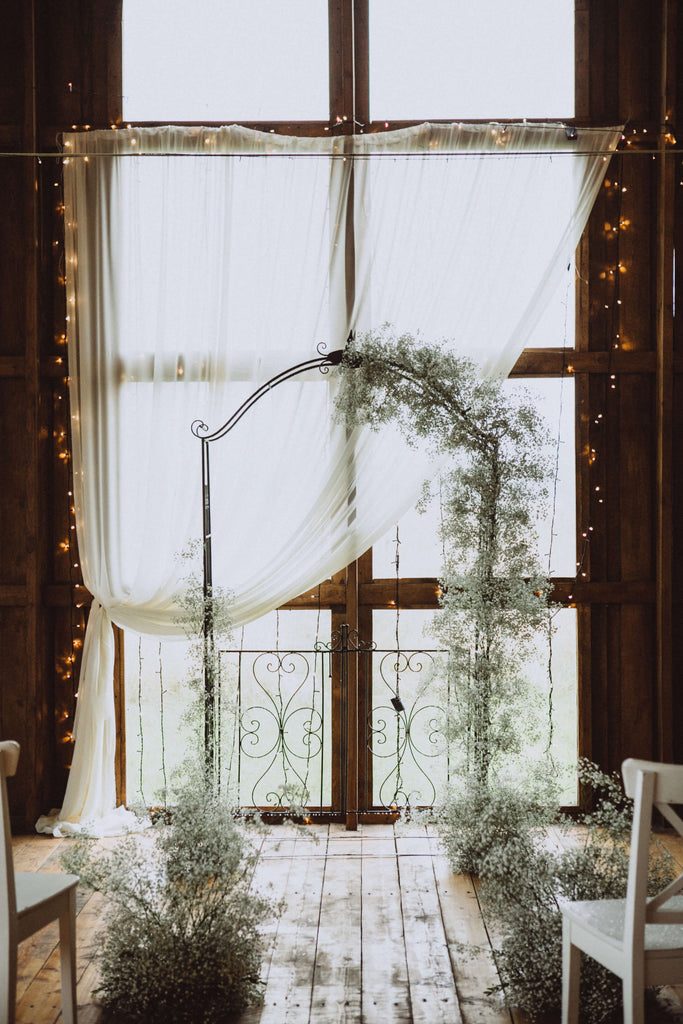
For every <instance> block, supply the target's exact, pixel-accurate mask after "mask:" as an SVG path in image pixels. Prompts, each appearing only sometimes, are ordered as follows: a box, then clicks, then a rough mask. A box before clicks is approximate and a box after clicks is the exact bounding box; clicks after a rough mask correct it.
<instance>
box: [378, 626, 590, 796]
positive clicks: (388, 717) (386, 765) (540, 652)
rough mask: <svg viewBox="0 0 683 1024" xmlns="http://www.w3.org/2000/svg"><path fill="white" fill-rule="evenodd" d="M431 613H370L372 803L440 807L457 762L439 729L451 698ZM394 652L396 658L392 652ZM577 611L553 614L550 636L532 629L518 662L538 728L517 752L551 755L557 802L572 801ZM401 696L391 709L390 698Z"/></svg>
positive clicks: (574, 790) (445, 663)
mask: <svg viewBox="0 0 683 1024" xmlns="http://www.w3.org/2000/svg"><path fill="white" fill-rule="evenodd" d="M433 615H434V613H433V612H429V611H412V610H411V611H407V610H399V611H398V612H394V611H384V610H377V611H375V612H374V613H373V636H374V640H375V643H376V645H377V648H378V650H377V652H376V653H375V655H374V656H373V678H372V706H371V711H370V715H369V722H370V734H369V745H370V749H371V753H372V773H373V798H374V802H375V804H376V805H381V806H391V805H392V803H395V804H396V805H397V806H400V805H402V804H405V803H406V802H408V803H412V804H413V805H415V804H417V803H424V804H431V803H435V804H438V803H439V802H440V801H442V800H443V797H444V792H445V787H446V786H447V785H448V783H449V781H451V780H452V778H453V772H454V771H455V766H456V765H457V764H458V763H459V762H460V760H461V759H460V757H459V754H458V751H457V750H456V749H454V747H453V744H452V743H451V744H448V743H447V742H446V741H445V739H444V734H443V732H442V722H443V717H444V715H447V714H448V707H449V702H452V701H455V700H457V693H456V692H455V691H454V689H453V681H452V680H449V673H448V659H447V656H446V653H445V652H443V651H441V652H439V650H437V649H435V648H436V645H435V644H434V642H433V641H432V639H430V622H431V621H432V619H433ZM397 650H398V651H400V654H398V655H396V654H395V653H394V652H396V651H397ZM576 655H577V640H576V610H575V609H573V608H562V609H560V610H559V611H557V612H555V613H554V614H553V618H552V636H549V635H548V632H547V631H542V632H541V633H539V634H538V636H537V638H536V641H535V643H534V645H533V648H532V650H531V652H530V654H529V657H528V659H527V661H526V663H525V666H524V672H525V675H526V678H527V681H528V683H529V688H530V697H531V702H532V705H533V716H534V717H535V720H536V725H537V728H536V732H535V734H534V735H533V736H524V737H523V738H522V739H523V756H524V758H526V759H528V760H529V761H542V760H544V759H545V758H546V757H547V755H548V753H550V754H551V755H552V758H553V763H554V765H555V769H556V774H557V778H558V782H559V785H560V802H561V803H562V804H568V805H572V804H575V803H576V801H577V783H576V760H577V743H578V704H577V657H576ZM396 696H398V697H400V700H401V703H402V705H403V710H399V711H396V710H395V709H394V706H392V703H391V699H392V697H396Z"/></svg>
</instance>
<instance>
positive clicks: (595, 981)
mask: <svg viewBox="0 0 683 1024" xmlns="http://www.w3.org/2000/svg"><path fill="white" fill-rule="evenodd" d="M579 779H580V781H581V782H582V784H583V785H584V786H585V787H587V790H588V791H589V792H590V794H591V795H592V801H593V810H592V811H591V813H589V814H587V815H584V816H583V818H582V819H581V824H582V825H583V826H584V827H583V828H582V829H581V830H577V829H574V832H573V833H572V831H571V829H572V826H573V825H576V822H573V821H570V820H569V819H568V818H562V817H561V816H560V815H559V814H558V812H557V809H556V807H555V809H553V807H552V806H551V805H550V804H549V803H547V802H546V803H545V804H544V803H541V802H539V800H538V799H537V797H538V795H539V794H538V793H536V794H534V793H532V792H529V791H524V790H518V789H517V790H516V789H514V788H513V787H510V786H507V787H503V786H498V787H493V788H492V790H491V792H490V794H489V799H488V802H487V803H486V802H484V801H483V800H482V801H481V803H480V804H479V805H477V806H470V807H467V805H466V804H465V803H464V802H463V803H459V804H455V803H454V804H452V805H451V806H450V807H448V808H447V809H446V812H445V815H444V819H443V821H442V823H441V831H442V836H443V840H444V845H445V847H446V851H447V853H448V855H449V859H450V862H451V866H452V867H453V869H454V870H455V871H461V870H462V866H463V863H464V862H466V863H467V864H468V865H469V866H470V869H471V870H472V871H473V873H474V874H476V875H478V876H479V877H480V879H481V899H482V902H483V904H484V907H485V911H486V916H487V919H489V920H493V921H494V922H495V925H496V927H497V929H498V931H499V933H500V935H501V936H502V939H501V940H500V944H499V949H498V950H497V951H496V953H495V958H496V966H497V968H498V973H499V975H500V977H501V980H502V988H503V990H504V992H505V995H506V998H507V1000H508V1002H509V1003H511V1004H512V1005H513V1006H518V1007H520V1008H521V1009H523V1010H524V1011H526V1013H527V1014H528V1015H529V1017H530V1018H531V1019H532V1020H540V1021H545V1020H548V1021H556V1020H558V1019H559V1010H560V996H561V991H562V918H561V913H560V910H559V903H560V901H562V900H589V899H620V898H623V897H624V896H625V895H626V884H627V879H628V862H629V851H628V844H629V839H630V830H631V821H632V813H633V805H632V801H631V800H628V799H627V798H626V797H625V796H624V793H623V790H622V787H621V783H620V780H619V778H618V777H617V776H608V775H605V774H604V773H603V772H601V771H600V770H599V769H598V768H597V767H596V766H595V765H593V764H591V763H589V762H587V761H583V762H581V763H580V764H579ZM551 826H555V828H557V829H561V830H563V831H564V833H565V836H566V838H565V842H558V843H556V844H555V843H552V841H550V840H549V830H550V828H551ZM676 874H677V872H676V871H675V870H674V863H673V860H672V858H671V856H670V855H669V854H668V853H667V851H666V850H665V849H664V847H663V846H662V845H661V844H660V843H658V842H657V841H654V842H653V846H652V854H651V858H650V875H649V882H648V888H649V892H650V895H654V894H655V893H657V892H659V891H660V890H661V889H662V888H664V886H665V885H667V884H668V883H669V882H670V881H672V880H673V878H674V877H675V876H676ZM648 998H649V1000H650V1015H649V1016H648V1020H655V1019H657V1020H661V1019H663V1016H662V1015H663V1013H664V1011H663V1009H662V1008H659V1009H660V1010H661V1013H660V1015H658V1016H655V1014H656V1012H657V1006H656V1002H655V993H654V991H650V992H649V993H648ZM621 1013H622V995H621V981H620V979H619V978H617V977H616V975H614V974H612V973H611V972H610V971H608V970H607V969H606V968H604V967H603V966H602V965H601V964H598V963H597V961H595V960H592V959H591V958H590V957H586V958H585V959H584V962H583V966H582V970H581V1019H582V1021H583V1022H584V1024H612V1022H614V1024H616V1022H617V1021H621Z"/></svg>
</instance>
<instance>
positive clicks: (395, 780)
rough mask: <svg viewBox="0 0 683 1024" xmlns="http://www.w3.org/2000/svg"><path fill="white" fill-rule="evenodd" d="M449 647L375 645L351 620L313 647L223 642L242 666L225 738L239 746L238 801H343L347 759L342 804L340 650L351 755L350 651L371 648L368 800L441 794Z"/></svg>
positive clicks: (398, 801)
mask: <svg viewBox="0 0 683 1024" xmlns="http://www.w3.org/2000/svg"><path fill="white" fill-rule="evenodd" d="M442 654H443V652H439V651H426V650H421V651H418V650H414V651H396V650H393V651H386V650H377V649H376V647H375V645H374V644H373V643H368V642H365V641H363V640H361V639H360V638H359V637H358V634H357V633H356V632H355V631H353V630H350V629H349V628H348V626H342V628H341V629H340V630H339V631H336V632H335V633H333V634H332V637H331V640H330V643H323V642H319V643H317V644H316V645H315V647H314V648H313V649H310V650H298V651H277V650H259V651H244V650H240V651H227V650H226V651H221V655H222V657H226V658H227V657H231V658H233V659H235V668H236V671H237V680H236V688H235V691H236V700H235V705H234V714H233V715H231V716H230V718H231V720H232V729H233V730H234V736H233V737H228V736H226V737H224V738H223V740H222V742H226V741H227V742H232V744H233V747H234V751H235V757H236V764H233V778H236V779H237V793H236V794H235V795H236V798H237V800H238V802H239V803H240V804H243V805H248V806H252V807H266V808H269V809H271V810H282V811H285V810H287V809H288V808H289V807H290V806H291V805H292V804H302V805H305V806H307V807H309V808H310V809H312V810H314V811H320V810H321V809H326V810H340V809H341V810H343V809H344V801H345V793H344V774H345V773H344V771H343V765H341V766H340V786H341V804H342V806H341V808H333V807H332V806H331V801H332V782H331V776H332V770H333V750H332V744H333V734H332V685H331V678H332V659H333V658H334V657H338V658H339V665H338V671H339V686H340V697H341V700H340V706H341V719H340V722H339V724H338V729H339V735H340V736H341V744H340V745H341V748H342V758H343V757H344V752H345V751H346V750H348V742H349V730H348V720H347V717H348V692H347V688H348V680H349V667H348V659H349V657H350V656H363V657H366V658H368V659H372V670H373V671H372V677H374V678H373V682H372V683H371V684H370V692H369V693H368V707H369V710H368V713H367V722H366V725H367V740H366V743H367V762H368V772H367V774H368V778H370V779H374V783H373V785H372V786H371V791H369V792H368V793H367V800H368V801H369V805H373V806H374V807H375V808H377V809H382V808H383V809H385V810H393V809H397V808H399V807H409V806H411V807H416V806H432V805H434V804H435V803H437V802H438V800H439V798H440V797H441V796H442V795H443V794H442V793H441V792H440V790H441V786H442V784H445V783H446V782H447V776H448V763H449V759H448V751H447V745H446V742H445V738H444V735H443V732H442V730H441V719H442V717H443V709H442V707H441V705H440V703H439V700H438V698H437V697H436V696H435V690H436V689H438V690H439V696H441V682H442V681H444V682H445V680H446V674H445V673H446V665H445V661H443V660H442V658H441V657H440V655H442ZM368 667H369V665H368ZM367 678H368V679H370V678H371V676H370V673H369V672H368V674H367ZM409 680H410V682H409ZM437 681H438V682H437ZM397 689H400V692H401V696H400V698H399V699H398V701H396V696H395V694H396V691H397ZM443 692H444V693H445V688H444V690H443ZM226 718H227V716H226ZM369 805H368V807H366V809H369Z"/></svg>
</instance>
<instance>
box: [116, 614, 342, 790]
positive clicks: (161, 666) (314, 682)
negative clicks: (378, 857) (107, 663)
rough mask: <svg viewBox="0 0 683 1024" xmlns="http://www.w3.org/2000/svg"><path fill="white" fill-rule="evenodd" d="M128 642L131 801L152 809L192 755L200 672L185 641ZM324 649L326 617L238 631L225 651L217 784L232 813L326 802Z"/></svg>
mask: <svg viewBox="0 0 683 1024" xmlns="http://www.w3.org/2000/svg"><path fill="white" fill-rule="evenodd" d="M125 639H126V642H125V673H126V709H125V714H126V788H127V798H128V804H129V805H131V804H134V805H135V804H144V805H146V806H150V805H154V804H157V803H160V802H163V799H164V796H163V791H164V790H165V789H166V787H167V786H169V785H171V784H172V783H173V779H174V774H175V772H176V771H177V769H178V768H179V767H180V766H181V765H182V763H183V761H184V760H185V759H186V758H187V757H188V756H189V755H191V754H194V755H195V756H196V753H197V736H196V733H195V734H194V735H193V729H192V725H191V722H190V721H189V720H188V715H189V716H190V717H191V716H193V715H194V717H195V728H196V716H197V715H199V716H200V717H201V715H202V705H201V693H202V690H201V666H199V665H197V664H196V663H195V664H193V663H192V661H191V658H189V653H190V652H189V644H188V642H187V641H183V640H180V641H174V640H165V641H160V640H159V639H158V638H155V637H151V636H140V635H138V634H136V633H133V632H132V631H126V638H125ZM329 641H330V612H329V611H328V610H325V609H323V610H321V611H319V612H318V611H280V612H271V613H270V614H268V615H265V616H263V618H261V619H257V620H256V621H254V622H251V623H249V624H248V625H247V626H245V627H244V628H243V629H238V630H235V632H234V635H233V637H232V640H231V642H230V643H229V644H228V645H226V649H225V650H223V651H222V652H221V656H220V657H221V693H220V700H219V702H218V706H219V708H220V726H219V735H220V740H219V742H220V751H221V753H220V776H221V782H222V784H223V785H224V787H225V789H226V791H227V792H228V793H229V795H230V799H231V800H232V801H234V802H235V803H236V804H241V805H245V806H251V805H254V804H258V805H266V806H271V807H272V806H287V805H288V804H289V803H290V801H291V799H292V798H297V799H300V798H301V797H302V795H303V791H304V790H306V791H308V794H309V798H308V799H309V802H311V803H314V804H315V805H316V806H322V805H327V804H329V803H330V799H331V782H330V780H331V756H332V755H331V736H332V728H331V687H330V679H329V658H324V657H323V656H322V655H321V654H318V653H316V652H315V645H316V643H318V642H320V643H323V644H325V643H329ZM192 676H194V677H195V679H197V677H198V681H199V686H198V687H197V685H196V684H195V685H194V686H192V685H191V684H190V681H189V680H190V678H191V677H192ZM199 727H200V733H199V735H200V737H201V734H202V722H201V721H200V723H199Z"/></svg>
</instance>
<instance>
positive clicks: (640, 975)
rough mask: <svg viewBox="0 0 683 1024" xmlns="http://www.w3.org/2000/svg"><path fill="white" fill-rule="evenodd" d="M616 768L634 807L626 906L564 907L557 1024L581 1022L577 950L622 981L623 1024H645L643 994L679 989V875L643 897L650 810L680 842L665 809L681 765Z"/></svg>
mask: <svg viewBox="0 0 683 1024" xmlns="http://www.w3.org/2000/svg"><path fill="white" fill-rule="evenodd" d="M621 768H622V774H623V777H624V787H625V789H626V794H627V796H630V797H632V798H633V800H634V802H635V803H634V813H633V830H632V832H631V849H630V858H629V874H628V887H627V894H626V899H625V900H583V901H575V902H571V903H567V904H565V905H564V906H562V908H561V909H562V1024H577V1021H578V1019H579V974H580V969H581V950H583V951H584V953H587V954H588V955H589V956H591V957H593V958H594V959H595V960H597V961H599V963H601V964H603V965H604V966H605V967H607V968H608V969H609V970H610V971H613V972H614V973H615V974H616V975H617V976H618V977H620V978H621V979H622V985H623V993H624V1022H625V1024H643V1022H644V1019H645V1018H644V993H645V988H646V987H648V986H650V985H666V984H672V985H675V984H679V983H681V982H683V896H682V895H677V894H679V893H680V891H681V889H683V874H682V875H679V876H678V878H677V879H676V880H675V881H674V882H672V883H671V884H670V885H668V886H667V887H666V888H665V889H664V890H663V891H662V892H661V893H659V894H658V895H657V896H655V897H653V898H652V899H648V898H647V873H648V858H649V843H650V823H651V817H652V807H653V805H654V806H655V807H657V808H658V810H659V811H661V813H662V815H663V816H664V817H665V818H666V819H667V821H669V822H670V823H671V824H672V825H673V827H674V828H675V829H676V831H677V832H679V833H680V834H681V835H683V821H682V820H681V818H679V816H678V814H676V812H675V811H674V810H673V808H672V807H671V806H670V805H671V804H683V765H675V764H658V763H656V762H653V761H636V760H634V759H632V758H630V759H629V760H627V761H624V763H623V764H622V766H621Z"/></svg>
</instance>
